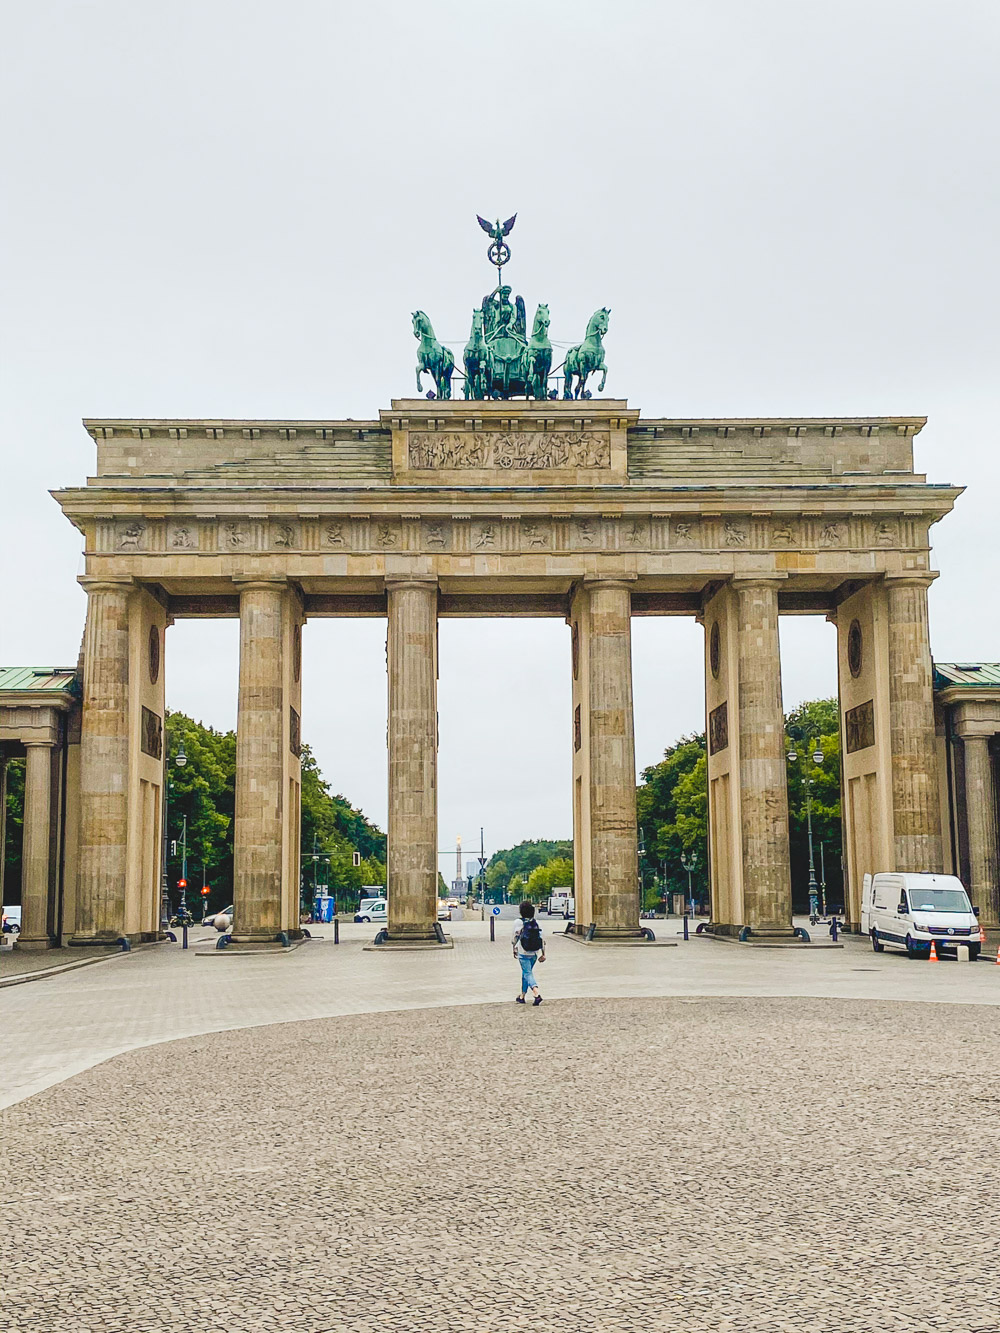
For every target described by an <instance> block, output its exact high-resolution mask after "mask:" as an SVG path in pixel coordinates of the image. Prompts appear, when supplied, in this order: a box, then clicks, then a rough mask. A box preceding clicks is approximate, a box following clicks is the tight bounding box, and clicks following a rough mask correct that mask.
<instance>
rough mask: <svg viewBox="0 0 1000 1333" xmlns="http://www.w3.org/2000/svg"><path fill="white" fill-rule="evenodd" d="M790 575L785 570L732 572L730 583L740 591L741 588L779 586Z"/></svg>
mask: <svg viewBox="0 0 1000 1333" xmlns="http://www.w3.org/2000/svg"><path fill="white" fill-rule="evenodd" d="M787 580H788V575H787V574H786V573H783V572H778V571H776V572H773V573H772V572H771V571H770V570H763V571H761V572H760V573H759V574H758V573H751V574H732V575H730V577H729V583H730V584H731V585H732V586H733V587H734V588H735V589H737V591H739V590H740V589H741V588H777V587H779V586H780V585H781V584H782V583H785V582H787Z"/></svg>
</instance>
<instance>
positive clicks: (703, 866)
mask: <svg viewBox="0 0 1000 1333" xmlns="http://www.w3.org/2000/svg"><path fill="white" fill-rule="evenodd" d="M636 811H637V814H638V819H639V828H640V830H641V831H642V836H643V843H644V845H645V849H646V850H645V854H644V855H641V856H640V858H639V871H640V875H641V877H642V883H643V906H644V907H652V906H653V905H654V901H659V902H662V900H663V895H664V892H667V893H685V894H686V893H687V885H688V879H687V871H686V870H685V869H684V866H683V864H682V863H681V857H682V856H686V857H688V858H690V857H691V856H692V855H694V856H695V857H696V858H697V863H696V868H695V871H694V873H693V875H692V887H693V888H694V891H695V896H696V897H699V896H700V897H702V898H704V897H705V896H706V895H707V892H708V791H707V760H706V751H705V735H704V732H702V733H700V734H698V735H695V736H684V737H682V738H681V739H680V740H679V741H677V743H676V744H675V745H671V746H669V747H668V748H667V749H666V750H665V751H664V754H663V758H662V759H661V760H660V762H659V763H658V764H653V765H652V766H651V767H650V768H646V769H644V770H643V774H642V783H641V785H640V786H639V789H638V791H637V792H636ZM647 897H648V898H649V899H650V900H651V901H648V902H647V901H646V899H647Z"/></svg>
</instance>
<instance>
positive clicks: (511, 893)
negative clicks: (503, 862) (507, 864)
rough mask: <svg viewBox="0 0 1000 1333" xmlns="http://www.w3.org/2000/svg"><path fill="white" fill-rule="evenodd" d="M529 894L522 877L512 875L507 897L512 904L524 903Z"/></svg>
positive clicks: (508, 882)
mask: <svg viewBox="0 0 1000 1333" xmlns="http://www.w3.org/2000/svg"><path fill="white" fill-rule="evenodd" d="M526 894H527V885H526V884H525V882H524V880H523V879H522V878H521V876H520V875H512V876H511V878H510V879H509V880H508V881H507V897H508V899H509V901H510V902H512V903H520V902H523V901H524V899H525V896H526Z"/></svg>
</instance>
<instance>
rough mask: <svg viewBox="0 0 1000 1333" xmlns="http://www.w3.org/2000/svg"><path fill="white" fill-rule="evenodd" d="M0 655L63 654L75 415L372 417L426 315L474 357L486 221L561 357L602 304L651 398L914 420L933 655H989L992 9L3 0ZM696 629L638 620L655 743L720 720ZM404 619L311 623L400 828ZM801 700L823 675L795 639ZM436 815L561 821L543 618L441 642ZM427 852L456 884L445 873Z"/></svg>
mask: <svg viewBox="0 0 1000 1333" xmlns="http://www.w3.org/2000/svg"><path fill="white" fill-rule="evenodd" d="M0 12H2V15H3V31H2V34H0V36H2V43H3V50H4V53H5V58H4V68H3V78H2V80H0V114H2V123H3V127H4V129H3V166H2V171H3V185H4V191H3V193H4V201H5V203H4V208H3V210H2V215H0V227H2V231H3V254H4V256H5V260H6V264H5V268H6V274H5V281H4V288H3V298H4V299H3V307H4V315H3V337H4V347H3V397H2V409H3V450H4V454H3V457H4V475H3V480H4V484H3V488H2V505H3V510H2V533H0V536H2V542H3V547H2V552H0V558H2V562H3V563H2V569H3V578H2V580H0V593H2V605H0V632H2V642H0V661H3V662H4V663H13V664H26V665H51V664H64V663H73V662H75V660H76V656H77V651H78V648H79V643H80V636H81V632H82V626H83V612H84V604H83V603H84V599H83V595H82V593H81V592H80V591H79V589H78V587H77V585H76V583H75V578H76V575H77V574H78V573H79V572H80V571H81V559H80V539H79V537H78V534H77V533H76V532H75V530H74V529H73V528H72V527H70V525H69V524H68V523H67V522H66V520H65V519H63V518H62V516H61V514H60V513H59V511H58V508H57V507H56V505H55V504H54V502H53V501H52V500H51V498H50V497H49V496H48V494H47V491H48V490H49V489H50V488H53V487H58V486H61V485H66V484H76V483H79V482H81V481H82V480H83V478H84V477H85V476H86V475H87V474H88V473H89V472H91V471H92V470H93V460H94V445H93V442H92V441H91V440H90V438H89V436H88V435H87V434H86V433H85V432H84V430H83V428H82V426H81V425H80V419H81V418H82V417H84V416H123V417H129V416H139V417H216V418H217V417H256V416H259V417H279V418H282V417H284V418H289V417H291V418H294V417H304V418H310V417H312V418H316V417H319V418H341V417H355V418H365V417H375V416H377V413H378V410H379V408H381V407H386V406H388V404H389V400H390V399H391V398H392V397H394V396H395V397H399V396H404V395H406V394H409V393H411V392H412V388H413V365H414V347H415V344H414V342H413V338H412V335H411V330H410V318H409V312H410V311H411V310H413V309H416V308H417V307H420V308H423V309H425V310H426V311H427V312H428V313H429V314H430V316H431V319H432V321H433V322H434V326H435V329H436V331H437V333H438V335H439V337H441V338H443V339H448V340H454V341H456V342H458V343H459V344H460V345H461V344H462V343H464V340H465V337H466V336H467V327H468V320H469V311H470V310H471V308H472V306H473V305H474V304H475V303H477V302H478V301H479V300H481V298H482V296H483V294H484V293H485V292H486V291H488V290H489V289H490V287H491V285H492V281H491V280H492V270H491V269H489V266H488V265H487V263H486V260H485V255H484V251H485V246H486V238H485V237H484V236H483V235H482V233H481V232H480V230H479V228H478V227H477V226H476V222H475V214H476V213H477V212H478V213H482V214H483V215H484V216H487V217H495V216H498V215H499V216H501V217H506V216H508V215H509V214H510V213H513V212H515V211H516V212H517V214H518V222H517V227H516V229H515V231H514V233H513V235H512V237H511V243H512V248H513V259H512V261H511V263H510V266H509V269H508V270H507V271H508V273H509V274H510V276H511V279H512V281H513V284H514V286H515V290H517V291H519V292H521V293H523V294H524V297H525V299H526V302H527V304H528V306H529V307H533V306H534V304H535V303H536V302H538V301H547V302H548V303H549V305H550V307H551V310H552V327H551V334H552V337H553V339H555V340H560V341H566V340H570V339H573V340H578V339H579V338H580V337H581V336H582V334H583V331H584V327H585V324H586V320H587V318H588V316H589V315H590V314H591V312H592V311H593V310H594V309H596V308H597V307H598V306H601V305H608V306H610V307H611V327H610V332H609V334H608V337H607V339H606V355H607V360H608V364H609V367H610V374H609V376H608V384H607V392H608V393H609V394H613V395H614V396H615V397H623V398H627V399H628V400H629V402H630V403H631V404H632V405H634V406H637V407H639V408H641V409H642V410H643V412H645V413H646V414H649V415H654V416H658V415H665V416H692V415H694V416H696V415H705V416H712V415H717V414H718V415H723V416H725V415H730V416H737V415H767V414H775V415H787V416H798V415H809V416H821V415H824V414H828V413H829V414H834V415H838V414H839V415H855V414H869V413H870V414H891V413H900V414H926V415H927V416H928V417H929V418H930V420H929V424H928V426H927V427H926V428H925V430H924V432H923V433H922V434H921V435H920V436H919V437H918V438H917V440H916V453H917V463H918V467H919V468H920V469H921V470H923V471H926V472H927V473H928V474H929V477H930V479H931V480H933V481H936V482H951V483H956V484H960V485H965V486H967V487H968V491H967V493H966V494H965V495H964V496H962V498H961V499H960V500H959V502H958V507H957V510H956V512H955V514H954V515H952V516H951V517H950V518H948V519H946V520H945V521H944V522H943V523H942V524H940V526H939V527H938V528H937V529H935V533H934V540H935V564H936V566H937V567H938V568H939V569H940V570H941V578H940V579H939V580H938V582H937V584H936V585H935V587H934V589H933V590H932V593H931V614H932V639H933V648H934V653H935V656H936V657H937V658H938V659H939V660H942V661H947V660H954V659H963V658H971V659H975V658H983V659H992V660H997V659H998V658H1000V636H998V617H997V611H996V594H995V583H996V577H997V568H998V563H997V554H998V551H997V517H996V499H997V481H998V474H1000V466H998V461H997V459H998V449H1000V441H998V438H997V436H998V432H997V424H996V423H997V422H998V421H1000V387H998V366H1000V355H998V353H1000V346H998V343H1000V335H998V327H1000V316H998V311H1000V290H998V279H997V250H998V246H1000V206H998V176H997V163H998V161H1000V151H998V148H1000V145H998V142H997V140H998V125H1000V116H998V109H1000V108H998V94H997V87H998V81H997V73H996V72H997V69H998V68H1000V6H998V5H997V3H996V0H952V3H950V4H945V3H943V0H935V2H934V3H926V2H922V0H898V2H897V0H864V2H863V3H853V2H851V0H837V2H836V3H818V2H815V0H763V2H762V0H687V2H686V3H676V0H657V3H638V2H635V0H632V2H630V0H615V3H610V0H604V3H600V4H596V3H591V2H590V0H505V2H504V3H502V4H497V3H493V2H491V3H488V4H487V3H479V2H478V0H461V3H459V2H458V0H455V2H454V3H442V2H441V0H424V3H422V4H420V5H415V4H412V3H399V2H397V0H365V2H364V3H361V4H356V3H355V4H346V3H337V2H335V0H326V2H323V3H321V2H320V0H311V2H309V0H280V3H279V0H266V2H262V0H256V2H255V0H238V2H237V0H232V2H226V3H223V2H222V0H170V3H159V4H154V3H152V2H151V0H120V2H119V3H110V2H109V0H91V2H90V3H82V2H81V0H72V2H70V0H64V2H63V3H53V2H52V0H31V3H24V0H17V2H16V3H10V2H8V3H6V4H3V5H2V6H0ZM701 634H702V632H701V630H700V629H699V628H698V626H696V625H695V624H694V623H693V622H692V621H687V620H671V621H665V620H655V621H654V620H643V621H639V622H636V624H635V634H634V656H635V692H636V748H637V758H638V762H639V764H640V766H642V765H645V764H648V763H651V762H654V761H655V760H656V759H657V758H658V757H659V755H660V754H661V753H662V750H663V747H664V746H665V745H667V744H668V743H670V742H671V741H673V740H674V739H676V738H677V737H678V736H679V735H681V734H682V733H684V732H687V731H691V730H695V729H697V728H700V727H701V726H702V725H703V688H702V682H701V670H702V667H701V662H702V647H701ZM383 639H384V623H383V622H380V621H361V622H346V623H345V622H332V621H314V622H311V623H310V625H309V627H308V629H307V632H306V639H305V643H306V655H305V686H306V689H305V701H304V718H303V731H304V734H305V736H306V738H307V739H308V740H309V741H310V742H311V744H312V745H313V747H314V749H315V750H316V752H317V754H318V756H319V758H320V761H321V764H322V767H323V769H324V771H325V773H326V774H327V775H328V777H329V778H330V780H331V782H332V784H333V785H334V787H335V788H336V789H338V790H341V791H343V792H344V794H345V795H347V796H348V797H349V798H350V799H351V800H353V801H354V802H356V803H357V804H360V805H361V806H362V807H363V808H364V809H365V811H366V812H367V813H368V814H369V815H370V816H371V817H372V818H374V819H376V820H377V821H378V822H380V823H382V824H383V826H384V820H385V808H386V793H385V679H384V657H383ZM236 641H237V640H236V625H235V623H234V622H218V623H214V624H208V623H190V622H189V623H186V624H185V623H181V624H179V625H178V626H176V627H175V628H174V629H173V630H172V631H171V633H170V638H169V640H168V652H169V658H168V671H169V673H168V702H169V704H170V705H171V706H172V707H177V708H184V709H185V710H186V711H188V712H190V713H193V714H194V715H195V716H196V717H199V718H201V719H203V720H204V721H205V722H208V723H212V724H214V725H220V726H228V725H232V723H233V721H234V718H235V702H236ZM783 642H784V655H783V674H784V688H785V702H786V706H791V705H792V704H794V703H795V702H798V701H799V700H801V699H803V698H810V697H816V696H817V695H820V694H826V693H832V692H833V691H834V689H835V674H834V662H833V636H832V631H831V628H830V627H829V626H827V625H826V624H825V623H824V622H823V621H821V620H819V619H816V618H808V619H806V620H795V621H790V620H786V621H784V622H783ZM441 655H442V656H441V698H440V711H441V743H442V749H441V800H440V807H441V836H442V846H446V845H451V844H452V842H453V840H454V836H455V834H457V833H461V834H462V835H463V837H464V840H465V842H466V844H467V845H469V844H471V843H472V842H476V843H478V837H479V827H480V825H484V826H485V827H486V839H487V845H488V848H492V847H496V846H503V845H506V844H509V843H511V842H514V841H517V840H519V839H520V838H522V837H531V836H535V837H544V836H567V835H568V834H569V831H570V822H571V816H570V800H569V794H570V793H569V786H570V783H569V772H570V762H569V761H570V745H571V738H570V705H569V643H568V631H567V630H566V627H565V626H564V625H562V624H560V623H558V622H556V621H532V622H526V621H503V620H493V621H448V622H444V623H443V624H442V630H441ZM444 864H445V868H447V863H444Z"/></svg>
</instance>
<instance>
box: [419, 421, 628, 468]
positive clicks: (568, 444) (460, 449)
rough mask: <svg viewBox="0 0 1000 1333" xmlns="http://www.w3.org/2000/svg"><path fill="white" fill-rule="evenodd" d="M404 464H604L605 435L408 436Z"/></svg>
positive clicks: (606, 457) (498, 433)
mask: <svg viewBox="0 0 1000 1333" xmlns="http://www.w3.org/2000/svg"><path fill="white" fill-rule="evenodd" d="M409 457H410V467H411V468H416V469H427V468H442V469H456V470H463V471H464V470H475V469H480V468H500V469H502V470H504V471H507V470H510V469H520V468H609V467H610V466H611V440H610V437H609V436H607V435H601V434H597V433H596V432H593V431H541V430H539V431H476V432H469V433H463V432H460V431H445V432H441V433H435V434H433V435H431V434H428V435H427V436H426V437H422V436H421V435H419V434H416V433H414V434H411V435H410V437H409Z"/></svg>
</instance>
